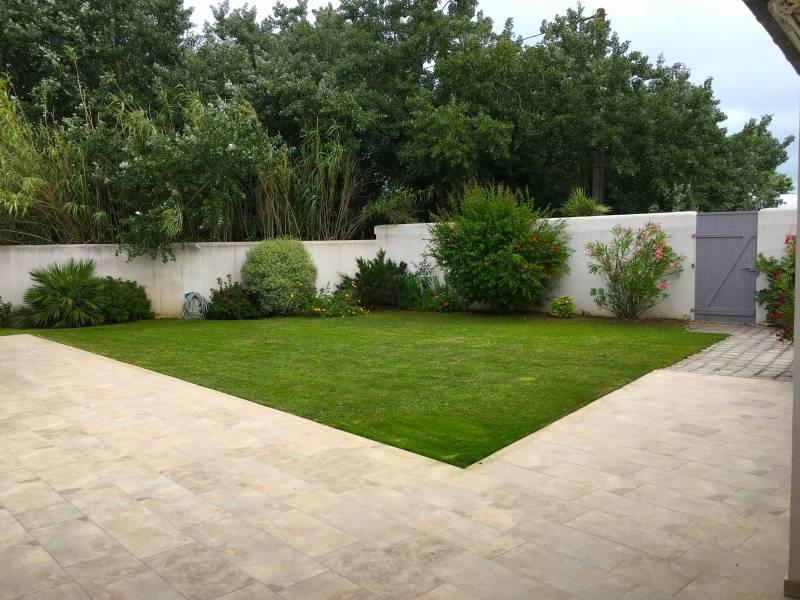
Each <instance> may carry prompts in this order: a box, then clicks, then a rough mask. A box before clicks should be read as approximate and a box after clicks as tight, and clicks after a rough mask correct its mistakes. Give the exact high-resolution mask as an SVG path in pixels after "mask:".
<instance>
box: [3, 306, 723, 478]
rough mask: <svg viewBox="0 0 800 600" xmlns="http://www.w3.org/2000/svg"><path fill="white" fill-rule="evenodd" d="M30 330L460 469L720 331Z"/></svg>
mask: <svg viewBox="0 0 800 600" xmlns="http://www.w3.org/2000/svg"><path fill="white" fill-rule="evenodd" d="M5 332H6V333H10V332H11V331H9V330H5ZM0 333H2V332H0ZM36 334H37V335H41V336H42V337H45V338H47V339H51V340H54V341H57V342H62V343H65V344H69V345H73V346H77V347H79V348H83V349H85V350H89V351H91V352H96V353H99V354H102V355H105V356H109V357H112V358H115V359H118V360H122V361H125V362H128V363H132V364H135V365H139V366H142V367H145V368H148V369H152V370H154V371H158V372H161V373H166V374H168V375H172V376H175V377H178V378H180V379H184V380H186V381H191V382H194V383H197V384H199V385H203V386H206V387H209V388H213V389H216V390H220V391H223V392H227V393H230V394H233V395H235V396H239V397H241V398H246V399H248V400H252V401H254V402H258V403H261V404H265V405H268V406H271V407H274V408H277V409H279V410H284V411H287V412H290V413H294V414H296V415H300V416H302V417H306V418H309V419H313V420H315V421H318V422H321V423H325V424H328V425H331V426H333V427H337V428H339V429H343V430H346V431H350V432H352V433H355V434H358V435H362V436H365V437H368V438H371V439H374V440H377V441H380V442H383V443H386V444H391V445H393V446H397V447H400V448H404V449H406V450H410V451H412V452H416V453H418V454H423V455H425V456H429V457H432V458H435V459H437V460H441V461H444V462H448V463H451V464H453V465H457V466H461V467H464V466H467V465H469V464H472V463H474V462H475V461H478V460H480V459H481V458H483V457H485V456H487V455H488V454H491V453H493V452H495V451H497V450H499V449H500V448H502V447H504V446H506V445H508V444H510V443H511V442H513V441H515V440H517V439H519V438H521V437H524V436H526V435H528V434H530V433H531V432H533V431H536V430H537V429H540V428H541V427H544V426H545V425H547V424H549V423H551V422H553V421H555V420H557V419H559V418H561V417H563V416H564V415H566V414H568V413H570V412H572V411H574V410H576V409H577V408H580V407H581V406H583V405H585V404H587V403H589V402H591V401H592V400H595V399H596V398H598V397H600V396H602V395H603V394H606V393H608V392H610V391H612V390H614V389H616V388H618V387H620V386H622V385H624V384H626V383H628V382H629V381H632V380H633V379H636V378H638V377H640V376H642V375H644V374H645V373H647V372H649V371H651V370H653V369H657V368H661V367H665V366H667V365H670V364H672V363H674V362H676V361H678V360H680V359H682V358H684V357H686V356H688V355H690V354H692V353H694V352H697V351H699V350H700V349H702V348H704V347H706V346H707V345H709V344H711V343H713V342H716V341H719V340H720V339H722V337H723V336H720V335H715V334H701V333H692V332H688V331H686V330H685V329H684V328H683V327H682V326H681V325H680V324H674V323H669V324H666V323H637V322H622V323H621V322H617V321H614V320H610V319H586V318H576V319H552V318H549V317H546V316H530V317H525V316H498V315H493V314H487V313H469V312H461V313H455V314H439V313H434V312H427V313H422V312H379V313H369V314H367V315H365V316H363V317H361V318H358V319H312V318H302V317H301V318H297V317H291V318H285V317H275V318H272V319H265V320H258V321H177V320H158V321H141V322H138V323H130V324H123V325H114V326H101V327H94V328H86V329H74V330H46V331H42V330H37V331H36ZM187 348H190V349H191V351H190V352H187Z"/></svg>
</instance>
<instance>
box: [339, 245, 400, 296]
mask: <svg viewBox="0 0 800 600" xmlns="http://www.w3.org/2000/svg"><path fill="white" fill-rule="evenodd" d="M356 267H357V270H356V274H355V275H353V276H352V277H348V276H345V277H343V278H342V281H341V282H340V283H339V285H338V286H337V289H339V290H348V291H352V293H353V294H354V295H355V297H356V298H357V299H358V300H359V301H360V302H361V304H363V305H364V306H368V307H386V306H393V307H399V306H400V291H401V288H402V287H403V282H404V279H405V278H406V276H407V275H408V265H406V263H404V262H402V261H401V262H399V263H397V262H395V261H393V260H392V259H390V258H386V251H385V250H383V249H381V250H378V253H377V255H376V256H375V258H373V259H365V258H363V257H360V258H358V259H356Z"/></svg>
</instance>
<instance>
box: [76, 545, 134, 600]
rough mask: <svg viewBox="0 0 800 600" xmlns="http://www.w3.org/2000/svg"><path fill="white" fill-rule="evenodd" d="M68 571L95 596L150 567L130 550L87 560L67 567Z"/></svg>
mask: <svg viewBox="0 0 800 600" xmlns="http://www.w3.org/2000/svg"><path fill="white" fill-rule="evenodd" d="M66 570H67V572H68V573H69V574H70V576H72V578H73V579H74V580H75V581H77V582H78V583H79V584H80V585H81V587H82V588H83V589H85V590H86V591H87V592H89V594H90V595H91V596H93V597H95V596H100V595H102V594H103V593H105V592H104V590H105V588H106V586H108V585H110V584H112V583H115V582H117V581H121V580H123V579H128V578H130V577H133V576H136V575H141V574H142V573H145V572H147V571H148V568H147V567H146V566H145V565H144V563H142V561H140V560H139V559H137V558H135V557H134V556H132V555H131V554H129V553H128V552H126V551H124V550H121V551H118V552H112V553H109V554H106V555H105V556H102V557H100V558H96V559H94V560H90V561H87V562H83V563H79V564H76V565H75V566H72V567H67V569H66Z"/></svg>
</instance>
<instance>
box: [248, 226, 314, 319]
mask: <svg viewBox="0 0 800 600" xmlns="http://www.w3.org/2000/svg"><path fill="white" fill-rule="evenodd" d="M316 278H317V268H316V267H315V266H314V263H313V261H312V260H311V255H310V254H309V253H308V250H306V248H305V246H303V244H302V243H301V242H300V241H298V240H290V239H275V240H266V241H264V242H261V243H260V244H259V245H258V246H255V247H254V248H251V249H250V250H249V251H248V252H247V259H246V260H245V262H244V265H243V266H242V283H244V285H245V286H246V287H247V288H249V289H250V290H251V291H252V292H253V294H255V297H256V298H257V300H258V304H259V309H260V311H261V314H262V315H265V316H266V315H299V314H302V313H304V312H306V311H307V310H308V307H309V306H311V300H312V299H313V297H314V294H315V292H316V287H315V283H316Z"/></svg>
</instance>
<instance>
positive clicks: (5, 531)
mask: <svg viewBox="0 0 800 600" xmlns="http://www.w3.org/2000/svg"><path fill="white" fill-rule="evenodd" d="M31 540H33V538H32V537H31V536H30V534H29V533H28V532H27V531H25V528H24V527H23V526H22V525H20V524H19V521H18V520H17V519H15V518H14V515H12V514H11V513H10V512H8V511H7V510H5V509H0V550H5V549H6V548H8V547H9V546H14V545H16V544H19V543H21V542H28V541H31Z"/></svg>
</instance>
